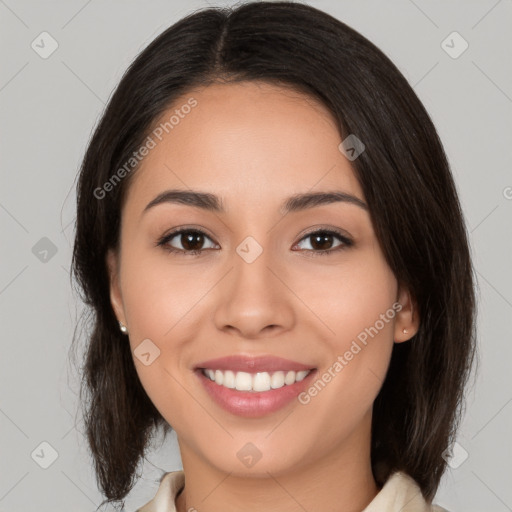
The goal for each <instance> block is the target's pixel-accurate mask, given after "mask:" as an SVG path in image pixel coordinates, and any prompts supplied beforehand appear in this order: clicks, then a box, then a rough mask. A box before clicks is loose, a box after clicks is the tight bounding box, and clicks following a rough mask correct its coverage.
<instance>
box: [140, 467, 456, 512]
mask: <svg viewBox="0 0 512 512" xmlns="http://www.w3.org/2000/svg"><path fill="white" fill-rule="evenodd" d="M184 484H185V473H184V472H183V470H180V471H171V472H170V473H165V474H164V475H163V476H162V478H161V480H160V486H159V488H158V491H157V493H156V495H155V497H154V498H153V499H152V500H151V501H149V502H148V503H146V504H145V505H144V506H143V507H142V508H139V509H137V510H136V512H176V505H175V499H176V496H177V494H178V493H179V491H180V490H181V489H182V488H183V487H184ZM362 512H448V511H447V510H446V509H444V508H442V507H439V506H436V505H429V504H428V503H427V502H426V501H425V500H424V498H423V496H422V494H421V491H420V488H419V486H418V484H417V483H416V482H415V481H414V480H413V479H412V478H411V477H410V476H408V475H406V474H405V473H399V472H397V473H394V474H393V475H391V476H390V477H389V479H388V480H387V482H386V483H385V484H384V487H383V488H382V489H381V490H380V492H379V493H378V494H377V496H375V498H374V499H373V500H372V502H371V503H370V504H369V505H368V506H367V507H366V508H365V509H364V510H363V511H362Z"/></svg>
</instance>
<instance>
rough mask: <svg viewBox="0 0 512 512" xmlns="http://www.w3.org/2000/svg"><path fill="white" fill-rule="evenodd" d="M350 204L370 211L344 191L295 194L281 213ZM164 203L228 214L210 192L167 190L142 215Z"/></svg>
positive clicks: (220, 201)
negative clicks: (335, 204)
mask: <svg viewBox="0 0 512 512" xmlns="http://www.w3.org/2000/svg"><path fill="white" fill-rule="evenodd" d="M338 202H343V203H348V204H353V205H355V206H359V207H360V208H362V209H363V210H366V211H368V205H367V204H366V203H365V202H364V201H362V200H361V199H359V198H358V197H356V196H353V195H351V194H348V193H347V192H343V191H338V190H334V191H329V192H306V193H303V194H294V195H293V196H291V197H289V198H288V199H287V200H286V201H284V203H283V204H282V205H281V208H280V209H279V211H280V212H281V213H282V214H283V215H286V214H287V213H291V212H298V211H302V210H306V209H308V208H314V207H316V206H321V205H325V204H332V203H338ZM163 203H177V204H184V205H188V206H192V207H195V208H201V209H203V210H206V211H211V212H215V213H226V211H225V209H224V206H223V203H222V199H221V198H219V197H218V196H216V195H214V194H210V193H208V192H199V191H195V190H179V189H173V190H166V191H165V192H162V193H161V194H159V195H158V196H156V197H155V198H154V199H153V200H152V201H151V202H150V203H148V204H147V206H146V207H145V208H144V210H143V212H142V214H144V213H146V212H147V211H148V210H150V209H151V208H153V207H155V206H156V205H159V204H163Z"/></svg>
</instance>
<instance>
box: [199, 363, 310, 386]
mask: <svg viewBox="0 0 512 512" xmlns="http://www.w3.org/2000/svg"><path fill="white" fill-rule="evenodd" d="M310 371H311V370H301V371H300V372H294V371H292V370H290V371H288V372H284V371H277V372H272V373H271V374H270V373H268V372H258V373H254V374H251V373H248V372H236V373H235V372H233V371H231V370H226V371H223V370H213V369H210V368H206V369H204V370H202V372H203V375H205V376H206V377H208V378H209V379H210V380H213V381H214V382H216V383H217V384H218V385H219V386H224V387H227V388H230V389H237V390H238V391H255V392H259V391H269V390H270V389H279V388H282V387H283V386H285V385H286V386H290V385H292V384H294V383H295V382H300V381H301V380H304V379H305V377H306V376H307V375H308V373H309V372H310Z"/></svg>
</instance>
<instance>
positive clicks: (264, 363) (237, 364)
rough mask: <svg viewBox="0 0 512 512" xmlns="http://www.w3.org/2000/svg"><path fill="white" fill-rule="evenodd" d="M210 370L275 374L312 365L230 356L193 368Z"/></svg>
mask: <svg viewBox="0 0 512 512" xmlns="http://www.w3.org/2000/svg"><path fill="white" fill-rule="evenodd" d="M207 368H209V369H212V370H232V371H234V372H247V373H257V372H268V373H271V372H276V371H280V370H281V371H290V370H292V371H295V372H298V371H301V370H313V369H315V367H314V366H313V365H307V364H303V363H299V362H297V361H292V360H290V359H283V358H281V357H276V356H270V355H263V356H244V355H231V356H227V357H220V358H218V359H209V360H208V361H202V362H200V363H198V364H197V365H196V366H195V369H196V370H199V369H207Z"/></svg>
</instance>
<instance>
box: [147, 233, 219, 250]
mask: <svg viewBox="0 0 512 512" xmlns="http://www.w3.org/2000/svg"><path fill="white" fill-rule="evenodd" d="M175 238H176V240H177V242H178V245H179V246H181V247H173V246H172V245H171V241H172V240H173V239H175ZM205 239H208V240H210V241H211V238H210V237H209V236H208V235H207V234H206V233H205V232H204V231H201V230H200V229H190V228H189V229H178V230H175V231H172V232H171V233H168V234H167V235H165V236H164V237H162V238H161V239H160V240H159V241H158V242H157V246H162V247H163V248H164V249H165V250H167V251H168V252H173V253H181V254H183V255H191V256H193V255H196V254H200V253H202V252H203V250H204V249H203V248H202V246H203V244H204V242H205ZM214 245H215V244H214ZM217 247H218V246H217ZM212 248H213V249H215V248H216V247H212Z"/></svg>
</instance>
